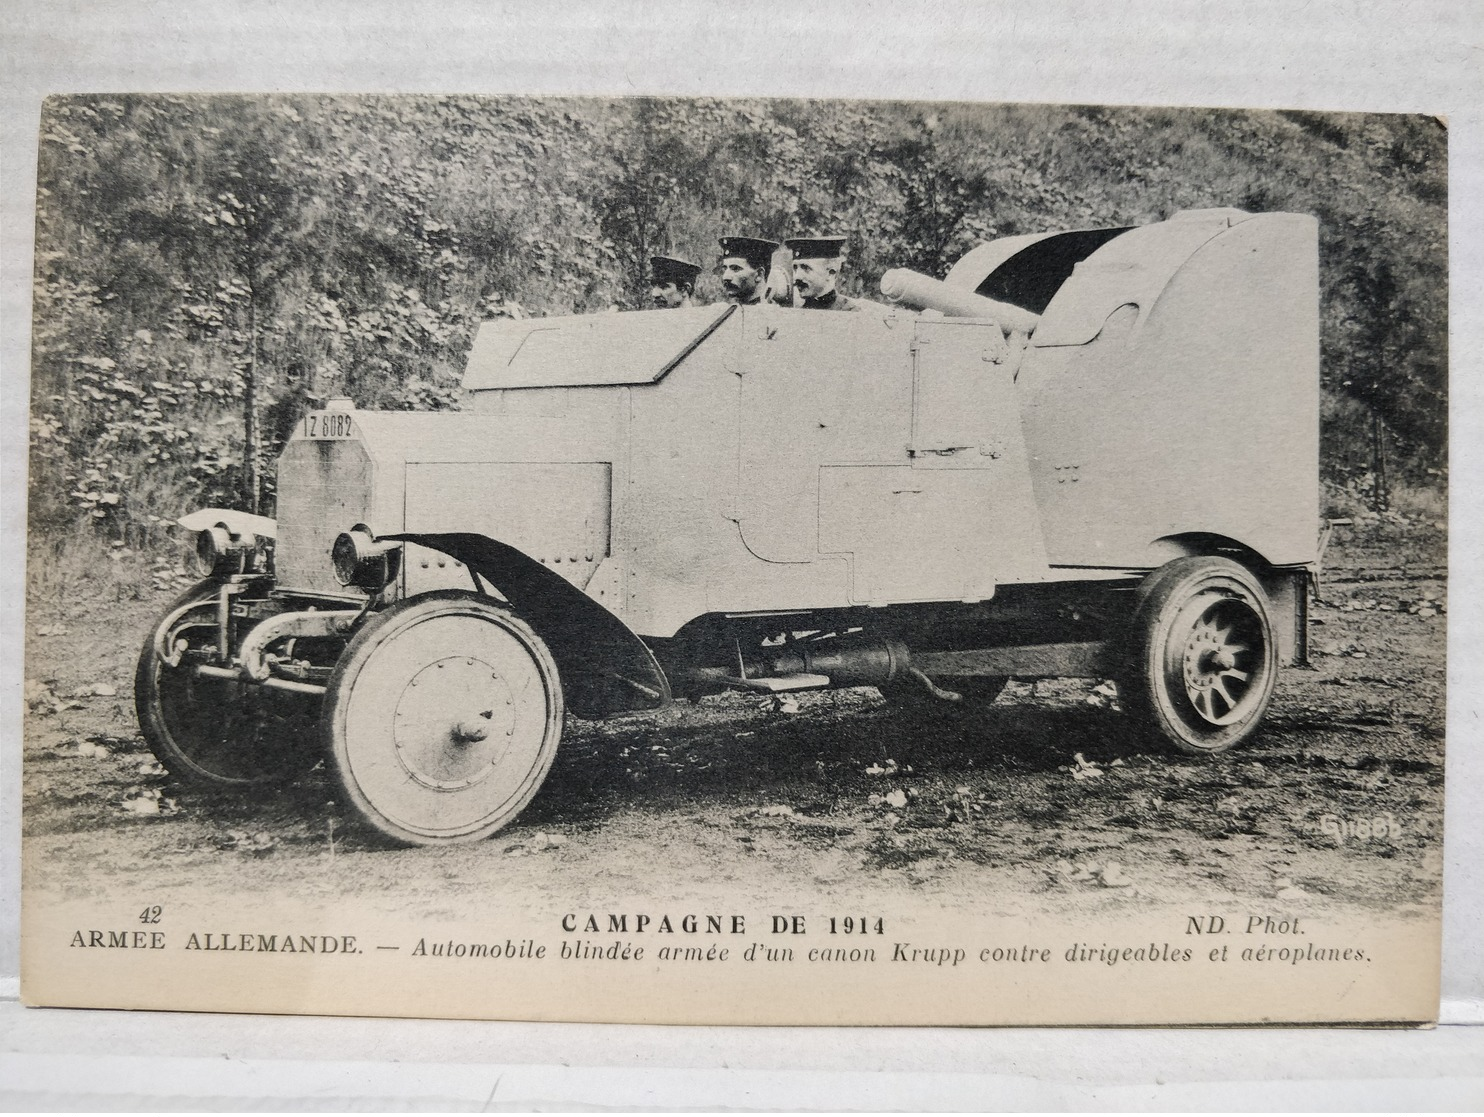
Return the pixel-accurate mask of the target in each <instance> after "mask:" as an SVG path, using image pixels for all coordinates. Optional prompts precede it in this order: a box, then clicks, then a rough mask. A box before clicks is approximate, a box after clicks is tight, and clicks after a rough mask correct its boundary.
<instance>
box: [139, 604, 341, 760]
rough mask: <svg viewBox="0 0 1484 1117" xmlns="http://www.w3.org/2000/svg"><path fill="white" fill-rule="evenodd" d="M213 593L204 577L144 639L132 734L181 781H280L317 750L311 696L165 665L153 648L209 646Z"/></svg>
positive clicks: (212, 632)
mask: <svg viewBox="0 0 1484 1117" xmlns="http://www.w3.org/2000/svg"><path fill="white" fill-rule="evenodd" d="M216 591H217V584H216V583H215V582H211V581H205V582H201V583H200V584H199V585H196V586H194V587H193V588H192V589H190V590H188V591H187V592H185V593H184V594H182V595H181V596H180V597H178V598H176V599H175V600H174V601H173V602H171V603H170V605H169V606H168V607H167V608H166V610H165V613H164V615H163V616H161V618H160V621H159V624H157V625H156V627H155V629H154V631H152V632H151V633H150V635H149V638H148V639H147V640H145V642H144V647H143V648H142V649H141V650H140V653H139V663H138V665H137V667H136V668H135V671H134V711H135V713H136V714H137V715H138V717H139V728H140V731H141V732H142V733H143V735H144V740H145V742H146V743H147V744H148V745H149V748H150V751H151V752H152V753H154V754H155V758H156V759H157V760H159V762H160V763H161V764H163V765H164V766H165V768H166V769H167V770H168V771H169V772H170V774H171V775H173V776H176V777H178V778H180V779H182V780H187V781H189V782H192V783H196V784H201V785H204V786H217V787H252V786H256V785H260V784H273V783H278V782H282V781H283V780H286V779H288V778H289V777H291V776H293V775H296V774H297V773H299V772H301V771H303V770H305V769H307V768H308V767H309V765H310V764H312V763H313V761H314V760H315V758H316V757H317V755H318V754H317V752H316V749H315V740H314V724H315V717H316V716H317V714H318V699H317V698H316V697H314V696H311V695H305V696H300V695H290V694H279V693H267V692H265V691H264V690H263V689H262V688H261V687H258V686H254V685H251V684H244V683H237V682H233V681H231V680H229V679H209V678H201V677H199V676H198V675H196V673H195V672H194V671H193V670H192V668H191V665H190V664H189V662H183V663H182V665H181V666H179V667H171V666H170V665H169V664H168V663H165V662H164V661H162V660H161V659H160V657H159V655H158V654H157V653H156V651H155V648H156V643H157V640H158V641H160V642H161V643H163V644H166V645H173V644H174V643H175V642H177V641H184V642H185V643H186V644H187V646H189V647H202V646H205V645H207V644H214V643H215V642H216V639H217V630H216V613H215V603H216ZM162 630H164V631H162ZM166 650H167V651H172V650H174V649H173V648H172V647H167V648H166Z"/></svg>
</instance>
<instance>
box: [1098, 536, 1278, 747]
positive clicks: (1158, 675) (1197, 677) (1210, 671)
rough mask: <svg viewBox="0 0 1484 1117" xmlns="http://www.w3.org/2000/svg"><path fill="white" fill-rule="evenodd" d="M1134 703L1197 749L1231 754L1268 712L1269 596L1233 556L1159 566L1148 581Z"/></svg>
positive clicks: (1271, 670)
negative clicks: (1232, 558)
mask: <svg viewBox="0 0 1484 1117" xmlns="http://www.w3.org/2000/svg"><path fill="white" fill-rule="evenodd" d="M1141 596H1142V602H1141V603H1140V605H1139V607H1138V608H1137V610H1136V611H1135V614H1134V621H1133V626H1132V633H1131V635H1132V638H1133V647H1132V649H1131V653H1130V657H1129V663H1128V668H1127V670H1126V672H1125V674H1124V677H1123V678H1122V679H1120V680H1119V682H1120V687H1119V689H1120V693H1121V696H1122V698H1123V701H1124V705H1125V707H1126V708H1127V709H1128V710H1129V712H1130V713H1132V714H1133V715H1134V716H1135V717H1137V718H1138V719H1139V720H1140V721H1141V722H1143V723H1144V724H1145V725H1146V726H1147V727H1148V728H1150V729H1151V730H1153V731H1154V732H1156V733H1158V734H1159V735H1160V736H1161V737H1162V738H1164V740H1166V741H1167V742H1169V743H1170V744H1172V745H1174V746H1175V747H1176V748H1178V749H1180V750H1182V751H1184V752H1189V753H1197V754H1211V753H1218V752H1225V751H1226V750H1227V749H1230V748H1232V747H1233V746H1235V745H1237V744H1238V743H1240V742H1241V741H1242V740H1244V739H1245V738H1246V737H1248V736H1249V735H1250V734H1251V733H1252V732H1253V731H1254V730H1255V729H1256V728H1257V725H1258V723H1259V722H1260V721H1261V720H1262V716H1263V714H1264V713H1266V711H1267V708H1268V705H1269V703H1270V702H1271V701H1272V697H1273V687H1274V685H1275V684H1276V682H1277V677H1278V656H1277V649H1276V646H1275V644H1274V641H1273V629H1272V622H1271V620H1270V619H1269V616H1268V601H1267V595H1266V594H1265V593H1264V592H1263V590H1262V586H1261V585H1259V584H1258V582H1257V580H1256V578H1254V577H1253V576H1252V574H1251V573H1250V572H1248V571H1247V570H1246V569H1245V568H1244V567H1242V566H1239V565H1238V564H1237V563H1235V562H1232V561H1231V560H1229V559H1224V558H1214V557H1192V558H1182V559H1176V560H1175V561H1174V562H1171V563H1167V564H1166V565H1165V566H1162V567H1160V569H1158V570H1156V571H1155V572H1154V573H1153V574H1151V575H1150V576H1149V579H1148V580H1147V581H1146V583H1145V585H1144V586H1143V587H1141Z"/></svg>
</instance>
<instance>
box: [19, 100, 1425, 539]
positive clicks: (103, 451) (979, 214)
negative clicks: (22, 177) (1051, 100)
mask: <svg viewBox="0 0 1484 1117" xmlns="http://www.w3.org/2000/svg"><path fill="white" fill-rule="evenodd" d="M39 175H40V184H39V186H40V189H39V201H38V224H37V255H36V261H37V264H36V294H35V329H34V334H33V355H34V359H33V373H32V376H33V379H32V391H33V395H32V436H33V441H32V471H31V518H32V525H33V531H39V532H43V533H44V532H46V531H48V530H54V529H58V528H61V527H63V526H64V525H68V524H75V523H76V522H77V521H78V520H79V519H81V520H83V521H86V522H88V523H91V524H94V525H97V526H99V527H102V528H106V529H107V534H108V535H109V536H110V537H111V539H112V540H114V541H119V542H122V543H124V544H125V545H126V546H128V547H136V546H145V545H148V544H149V542H150V541H151V539H152V537H153V535H154V534H155V533H156V532H157V531H158V527H159V525H160V524H161V523H162V522H163V521H165V520H169V519H171V518H173V517H174V516H175V515H177V514H179V513H180V512H181V511H182V510H184V509H186V508H189V507H191V506H193V505H196V504H199V503H202V502H212V503H226V504H236V505H239V506H251V505H253V504H256V503H259V502H261V503H262V504H263V505H264V506H265V510H266V511H270V512H271V505H272V484H271V473H272V471H271V468H267V469H265V468H264V464H265V463H271V460H272V457H273V455H274V454H276V452H277V448H278V446H279V445H280V444H281V442H282V440H283V439H284V438H285V437H286V435H287V434H288V432H289V430H290V429H291V426H292V424H293V422H294V421H295V420H296V419H297V417H298V416H299V415H300V414H301V413H302V412H303V410H305V409H307V408H308V407H310V406H312V405H313V404H314V403H315V402H316V401H322V400H324V399H326V398H327V397H329V396H332V395H341V394H345V395H350V396H351V397H353V398H354V399H355V400H356V402H357V404H358V405H360V406H363V407H381V408H408V409H413V408H415V409H425V408H439V407H451V406H456V405H457V397H458V391H457V385H458V379H459V375H460V373H461V371H462V368H463V363H464V358H465V355H466V354H467V351H468V348H469V345H470V342H471V340H472V337H473V332H474V330H475V328H476V326H477V324H478V322H479V320H480V319H481V318H484V317H488V316H492V315H496V314H508V315H516V316H520V315H526V314H538V315H539V314H566V313H572V312H584V311H593V310H601V309H606V308H609V307H614V306H617V307H630V306H636V305H642V295H643V289H644V284H645V280H644V274H643V273H644V266H645V262H646V260H647V258H648V256H649V255H651V254H654V253H665V254H675V255H680V256H684V257H688V258H690V259H693V260H696V261H698V262H703V263H710V262H712V261H713V260H714V259H715V254H716V237H717V236H720V235H724V234H728V233H756V234H761V235H766V236H772V237H783V236H786V235H790V234H795V233H800V232H834V231H838V232H842V233H846V234H848V235H850V237H851V238H852V250H851V258H850V261H849V265H848V268H849V278H848V281H847V284H846V286H847V288H849V289H853V290H861V289H865V288H867V287H868V285H869V284H873V283H874V281H875V279H876V278H877V277H878V276H879V275H880V273H881V271H882V270H884V269H885V268H887V267H892V266H898V265H906V266H910V267H914V268H917V269H919V270H922V271H927V272H930V273H934V274H939V275H941V274H942V273H943V272H944V271H945V270H946V269H947V267H948V266H949V265H950V264H951V263H952V262H953V260H955V259H956V258H957V257H958V256H959V255H961V254H962V253H963V252H964V251H966V250H967V249H968V248H970V247H972V246H973V245H974V244H976V243H978V242H980V241H982V240H984V239H986V238H989V237H993V236H1001V235H1006V234H1013V233H1021V232H1031V231H1039V230H1048V229H1061V228H1078V227H1088V226H1098V225H1123V224H1140V223H1146V222H1150V221H1155V220H1159V219H1161V218H1163V217H1166V216H1168V215H1169V214H1170V213H1172V212H1174V211H1176V210H1179V209H1186V208H1197V207H1206V206H1238V207H1242V208H1247V209H1252V210H1296V211H1301V212H1307V213H1313V214H1316V215H1317V216H1318V217H1319V218H1320V221H1321V229H1322V233H1321V237H1322V241H1321V255H1322V259H1321V268H1322V300H1323V301H1322V307H1323V347H1324V354H1323V355H1324V390H1325V411H1324V430H1323V458H1324V469H1325V473H1326V477H1327V479H1328V480H1329V481H1330V482H1331V483H1332V486H1333V488H1334V491H1336V492H1342V491H1343V492H1350V493H1358V492H1360V489H1359V488H1357V486H1358V485H1363V482H1364V478H1365V477H1366V476H1372V471H1373V469H1374V466H1375V464H1376V460H1375V459H1376V450H1377V447H1378V446H1379V447H1380V448H1382V449H1384V450H1385V452H1386V454H1387V455H1388V460H1389V467H1388V468H1389V470H1390V471H1391V475H1392V476H1393V477H1395V478H1397V479H1399V480H1400V481H1402V482H1405V483H1407V484H1410V485H1413V486H1419V485H1420V486H1431V487H1432V488H1433V489H1434V490H1441V488H1442V481H1443V476H1444V474H1443V471H1444V469H1445V467H1446V457H1445V448H1446V426H1445V423H1446V406H1445V404H1446V369H1447V354H1446V318H1445V314H1446V288H1445V279H1446V233H1445V223H1444V222H1445V214H1446V164H1445V135H1444V131H1443V128H1442V126H1441V125H1440V124H1438V123H1437V122H1435V121H1433V120H1431V119H1430V118H1423V117H1403V116H1361V115H1344V114H1315V113H1286V114H1280V113H1269V112H1216V111H1204V110H1203V111H1186V110H1138V109H1105V108H1075V107H1070V108H1058V107H1040V106H983V107H981V106H960V105H913V104H884V103H869V102H798V101H728V100H716V99H694V100H680V99H674V100H655V99H636V100H628V101H597V100H591V101H570V100H560V99H547V100H520V99H513V98H501V99H487V98H486V99H481V98H472V97H406V98H389V97H340V98H325V97H309V96H285V97H254V98H233V97H190V98H187V97H166V96H139V97H94V96H87V97H62V98H54V99H52V100H50V101H48V102H47V105H46V108H45V112H44V118H43V121H42V150H41V160H40V171H39ZM711 284H714V280H712V279H711V278H710V277H709V276H706V277H704V278H703V290H702V292H701V294H702V295H703V296H707V297H712V298H717V297H719V292H718V291H717V290H715V289H714V288H713V289H707V288H708V286H709V285H711ZM249 445H251V446H253V447H254V448H255V452H254V453H246V447H248V446H249ZM1373 488H1374V485H1373Z"/></svg>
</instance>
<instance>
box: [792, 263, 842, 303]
mask: <svg viewBox="0 0 1484 1117" xmlns="http://www.w3.org/2000/svg"><path fill="white" fill-rule="evenodd" d="M839 272H840V261H838V260H795V261H794V290H795V291H797V292H798V294H799V297H800V298H804V299H817V298H820V297H821V296H823V295H828V294H829V293H830V292H831V291H833V290H834V289H835V277H836V276H837V275H838V274H839Z"/></svg>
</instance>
